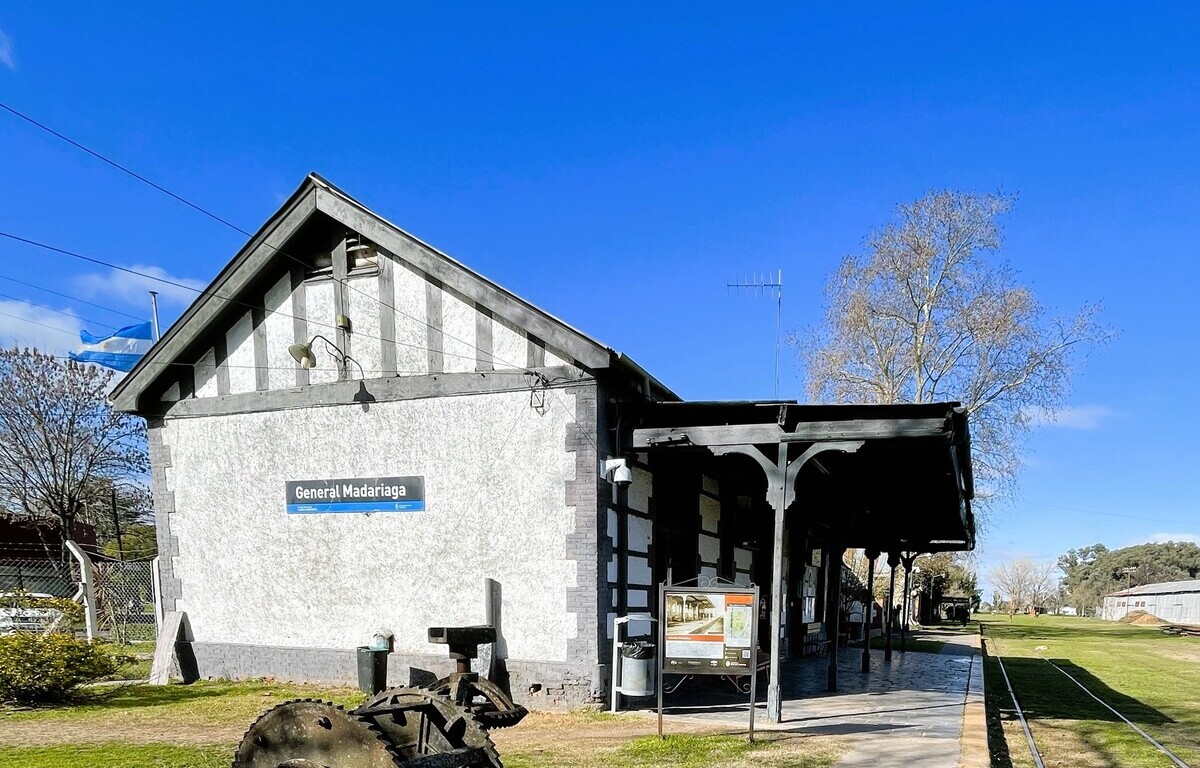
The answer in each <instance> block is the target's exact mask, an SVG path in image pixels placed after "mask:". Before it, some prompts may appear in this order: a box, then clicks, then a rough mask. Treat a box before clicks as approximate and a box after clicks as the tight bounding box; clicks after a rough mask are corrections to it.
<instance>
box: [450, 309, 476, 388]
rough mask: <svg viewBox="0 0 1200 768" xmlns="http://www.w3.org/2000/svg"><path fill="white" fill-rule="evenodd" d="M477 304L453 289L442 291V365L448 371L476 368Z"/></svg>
mask: <svg viewBox="0 0 1200 768" xmlns="http://www.w3.org/2000/svg"><path fill="white" fill-rule="evenodd" d="M476 314H477V313H476V311H475V304H474V303H472V302H470V301H468V300H464V299H463V298H461V297H460V296H459V295H458V294H456V293H454V292H453V291H442V331H443V333H444V336H443V338H442V352H443V353H444V355H445V358H444V361H443V363H442V365H443V366H444V368H445V370H446V372H447V373H465V372H468V371H473V370H475V362H476V357H477V353H476V351H475V315H476Z"/></svg>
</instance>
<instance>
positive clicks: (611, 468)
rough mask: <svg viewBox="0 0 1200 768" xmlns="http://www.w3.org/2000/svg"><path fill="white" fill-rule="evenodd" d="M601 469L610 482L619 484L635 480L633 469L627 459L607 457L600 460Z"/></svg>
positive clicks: (626, 483) (627, 483)
mask: <svg viewBox="0 0 1200 768" xmlns="http://www.w3.org/2000/svg"><path fill="white" fill-rule="evenodd" d="M600 471H601V472H602V473H603V474H604V476H605V477H607V478H608V479H609V481H610V482H612V483H615V484H617V485H629V484H630V483H632V482H633V470H631V469H630V468H629V465H628V464H627V463H626V462H625V459H607V460H605V461H602V462H600Z"/></svg>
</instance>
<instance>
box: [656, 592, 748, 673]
mask: <svg viewBox="0 0 1200 768" xmlns="http://www.w3.org/2000/svg"><path fill="white" fill-rule="evenodd" d="M663 610H664V616H665V617H666V621H665V622H664V624H665V627H664V630H663V633H664V638H663V646H664V649H663V671H664V672H666V673H667V674H685V675H705V674H708V675H745V674H749V673H750V670H751V669H752V668H753V667H754V663H755V659H754V653H753V650H754V649H753V647H752V643H753V642H754V620H755V611H754V591H753V590H751V589H745V588H737V587H719V588H713V587H678V588H675V587H664V592H663Z"/></svg>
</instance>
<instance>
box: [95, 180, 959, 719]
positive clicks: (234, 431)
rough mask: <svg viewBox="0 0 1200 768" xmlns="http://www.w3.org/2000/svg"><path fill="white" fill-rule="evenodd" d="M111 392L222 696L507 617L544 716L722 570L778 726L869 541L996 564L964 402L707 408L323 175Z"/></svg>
mask: <svg viewBox="0 0 1200 768" xmlns="http://www.w3.org/2000/svg"><path fill="white" fill-rule="evenodd" d="M113 400H114V403H115V405H116V407H117V408H118V409H120V410H122V411H127V412H132V413H137V414H140V415H142V416H144V417H145V418H146V419H147V421H148V425H149V439H150V447H151V461H152V467H153V468H152V473H153V474H152V484H153V493H154V502H155V510H156V522H157V527H158V539H159V550H160V564H159V566H160V579H161V583H162V590H161V591H162V596H163V603H164V608H165V609H166V610H168V611H181V612H184V613H185V614H186V617H187V625H188V633H189V634H188V641H189V642H190V646H191V649H192V652H193V654H194V656H195V659H196V662H197V665H198V667H199V671H200V674H201V675H202V676H212V677H217V676H220V677H233V678H242V677H260V676H270V677H275V678H279V679H292V680H306V681H323V682H346V681H351V680H353V679H354V674H355V656H354V649H355V648H356V647H357V646H360V645H364V644H365V643H366V642H367V641H368V640H369V639H370V638H371V636H372V634H373V633H375V632H376V631H377V630H379V629H387V630H390V631H391V632H393V633H394V635H395V644H394V653H393V656H392V660H391V667H392V669H393V670H396V669H402V668H403V667H404V666H405V665H409V666H414V667H418V668H422V669H431V670H443V669H446V668H447V666H448V665H449V660H448V659H446V658H445V653H444V649H442V648H440V647H439V646H435V645H431V644H430V643H428V642H427V636H426V629H427V628H428V627H430V626H454V625H470V624H479V623H483V622H484V621H486V620H489V619H490V620H498V623H499V635H500V639H499V642H498V643H497V647H496V653H497V655H498V656H502V657H503V658H504V659H505V660H506V663H507V667H508V670H509V674H510V676H511V680H512V689H513V693H514V694H515V695H516V697H517V698H518V699H519V700H521V701H522V702H523V703H526V704H531V705H534V706H537V705H539V704H549V703H571V704H579V703H584V702H588V701H594V700H597V699H602V698H604V697H605V696H606V694H607V690H608V685H609V676H610V670H609V668H608V661H609V648H610V642H611V637H612V634H611V633H612V631H613V621H614V619H615V617H617V616H621V615H625V614H629V613H634V612H651V613H653V612H655V611H656V610H657V605H656V600H657V585H658V584H661V583H663V582H667V581H671V582H673V583H678V582H680V581H683V580H686V579H691V578H695V577H708V578H711V577H723V578H725V579H728V580H730V581H734V582H737V583H740V584H750V583H754V584H757V585H759V586H760V587H761V589H762V593H763V595H764V596H765V599H764V601H763V605H764V606H765V607H764V610H763V611H762V613H761V615H760V623H761V625H762V628H761V631H760V632H759V637H760V646H761V647H762V648H763V649H764V650H769V653H770V658H771V665H770V672H769V675H768V690H769V692H770V694H771V695H772V696H773V697H774V702H775V713H776V717H777V716H778V715H777V713H778V707H777V702H778V698H779V695H780V694H779V686H778V680H779V674H780V672H779V667H780V665H781V664H783V663H785V662H786V661H787V659H789V658H791V657H796V656H800V655H803V654H805V653H806V652H809V651H811V650H812V649H813V648H815V647H817V646H818V645H819V643H820V642H823V641H827V640H828V639H829V638H831V637H832V638H835V639H836V633H837V629H836V627H837V625H838V622H839V608H838V606H839V603H840V600H839V599H838V594H839V590H840V584H841V578H840V569H841V563H842V553H843V552H844V551H845V550H846V549H847V548H865V549H867V550H868V551H869V552H878V553H888V554H889V555H890V556H891V557H893V558H894V559H896V560H900V559H901V558H902V557H905V556H908V555H911V554H913V553H917V552H931V551H941V550H965V549H970V548H972V547H973V545H974V519H973V516H972V512H971V500H972V497H973V493H974V492H973V484H972V475H971V456H970V440H969V433H968V428H967V417H966V415H965V413H964V412H963V410H962V409H961V408H959V407H958V406H957V404H955V403H934V404H920V405H845V406H828V405H802V404H798V403H796V402H791V401H770V402H750V401H746V402H684V401H682V400H681V399H680V398H679V397H678V396H677V395H676V394H675V393H674V392H672V390H671V389H669V388H668V387H667V386H666V385H665V384H663V383H662V382H660V381H659V380H658V379H656V378H655V377H654V376H653V375H652V374H651V373H650V372H648V371H646V370H645V369H643V368H642V367H641V366H639V365H638V364H637V363H635V362H634V361H633V360H631V359H629V358H628V357H627V356H625V355H623V354H621V353H619V352H617V351H615V350H613V349H610V348H609V347H607V346H605V345H604V344H602V343H601V342H599V341H597V340H595V339H593V338H591V337H589V336H588V335H586V334H585V333H583V332H581V331H580V330H577V329H575V328H573V327H572V326H570V325H568V324H567V323H565V322H563V321H561V320H559V319H557V318H555V317H552V316H550V315H549V314H547V313H546V312H544V311H542V310H540V309H538V308H537V307H535V306H533V305H532V304H530V303H529V302H527V301H524V300H523V299H521V298H520V297H519V296H518V295H516V294H514V293H512V292H510V291H508V290H506V289H505V288H502V287H500V286H498V285H496V284H495V283H493V282H491V281H489V280H488V279H487V278H485V277H483V276H482V275H479V274H477V273H476V272H474V271H472V270H471V269H470V268H469V267H468V266H466V265H464V264H462V263H460V262H458V261H456V260H454V259H452V258H450V257H449V256H447V255H445V254H443V253H441V252H439V251H438V250H436V249H435V248H434V247H432V246H430V245H428V244H426V243H424V242H422V241H421V240H419V239H417V238H416V237H414V236H412V235H410V234H408V233H407V232H405V231H403V230H401V229H400V228H398V227H397V226H395V225H393V224H391V223H389V222H388V221H387V220H385V219H384V218H382V217H380V216H379V215H377V214H375V213H373V212H372V211H370V210H369V209H367V208H366V207H365V206H363V205H362V204H361V203H359V202H358V201H356V200H354V199H353V198H351V197H350V196H348V195H347V194H345V193H343V192H342V191H340V190H338V189H337V188H336V187H334V186H333V185H331V184H329V183H328V182H326V181H325V180H323V179H321V178H320V177H318V176H316V175H311V176H309V177H308V178H306V179H305V180H304V182H303V184H301V186H300V187H299V189H297V190H296V192H295V193H294V194H293V195H292V196H291V197H290V198H289V199H288V200H287V201H286V202H285V203H284V205H283V206H282V208H280V210H279V211H278V212H277V213H276V214H275V215H274V216H272V217H271V218H270V220H268V221H267V222H266V223H265V224H264V225H263V226H262V228H261V229H260V230H259V231H258V232H257V233H256V234H255V236H254V237H253V238H252V239H251V240H250V241H249V242H248V243H247V244H246V245H245V246H244V247H243V248H242V249H241V250H240V251H239V252H238V253H237V254H236V255H235V256H234V257H233V259H232V260H231V261H230V262H229V264H228V266H227V267H226V268H225V269H224V270H222V272H221V273H220V274H219V275H217V277H216V278H215V280H214V281H213V282H212V284H211V285H210V286H209V287H208V289H207V290H206V291H205V292H204V293H203V294H202V295H201V296H200V297H199V298H198V299H197V301H196V302H195V303H194V304H193V305H192V306H191V307H190V308H189V309H188V310H187V311H186V312H185V313H184V314H183V316H182V317H181V318H180V319H179V320H178V321H177V322H176V323H175V324H174V325H173V326H172V327H171V328H170V329H168V330H167V331H166V332H165V333H164V334H163V336H162V338H161V339H160V340H159V341H158V342H157V343H156V344H155V346H154V347H153V349H152V350H151V351H150V352H149V353H148V354H147V355H146V356H145V357H144V358H143V359H142V360H141V362H140V363H139V364H138V366H137V367H136V368H135V369H134V370H133V371H132V372H131V373H130V374H129V375H128V376H127V377H126V378H125V379H124V380H123V381H122V382H121V384H120V385H119V386H118V387H117V389H116V390H115V391H114V392H113ZM485 579H492V580H494V582H496V583H497V584H498V585H499V600H498V604H496V605H493V611H494V614H493V615H491V616H489V615H486V614H485V594H484V592H485V590H484V580H485ZM835 668H836V667H835V665H834V664H832V663H831V665H830V670H831V673H832V671H833V670H835ZM831 682H833V681H831Z"/></svg>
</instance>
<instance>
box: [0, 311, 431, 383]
mask: <svg viewBox="0 0 1200 768" xmlns="http://www.w3.org/2000/svg"><path fill="white" fill-rule="evenodd" d="M0 317H11V318H12V319H14V320H20V321H21V322H23V323H29V324H30V325H38V326H41V327H42V328H49V329H50V330H52V331H58V332H60V333H65V334H67V335H68V336H71V337H72V338H75V337H76V336H77V334H76V333H75V332H74V331H68V330H67V329H66V328H59V327H57V326H53V325H47V324H46V323H39V322H38V321H36V320H30V319H29V318H28V317H21V316H20V315H11V314H9V313H7V312H0ZM44 357H47V358H50V359H51V360H55V361H57V362H62V363H65V362H70V361H71V358H69V357H63V356H62V355H44ZM146 362H147V364H148V365H178V366H182V367H184V368H191V369H193V370H194V369H195V368H196V365H197V363H184V362H179V361H170V360H148V361H146ZM223 365H224V366H225V367H226V368H235V369H247V370H257V371H293V372H294V371H295V370H296V366H280V365H238V364H236V363H229V362H225V363H223ZM313 370H317V369H313ZM369 371H370V372H371V373H383V371H382V370H376V369H373V368H372V369H369ZM389 373H390V371H389ZM396 373H397V374H409V375H419V374H421V373H424V372H423V371H396Z"/></svg>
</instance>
